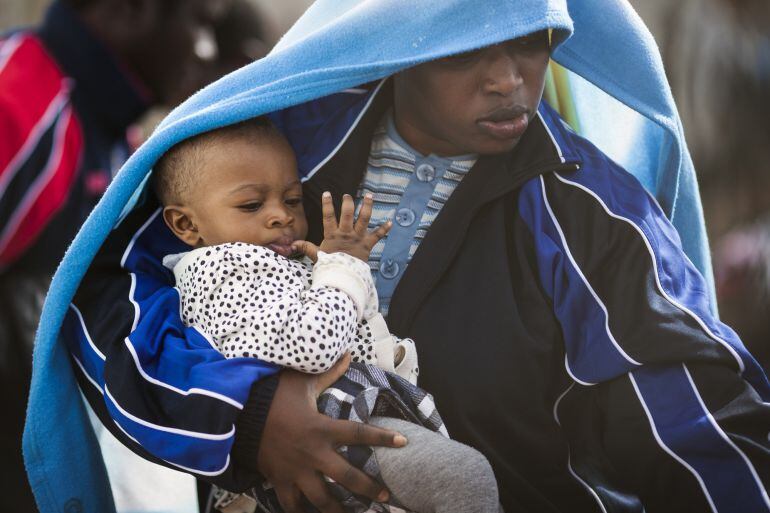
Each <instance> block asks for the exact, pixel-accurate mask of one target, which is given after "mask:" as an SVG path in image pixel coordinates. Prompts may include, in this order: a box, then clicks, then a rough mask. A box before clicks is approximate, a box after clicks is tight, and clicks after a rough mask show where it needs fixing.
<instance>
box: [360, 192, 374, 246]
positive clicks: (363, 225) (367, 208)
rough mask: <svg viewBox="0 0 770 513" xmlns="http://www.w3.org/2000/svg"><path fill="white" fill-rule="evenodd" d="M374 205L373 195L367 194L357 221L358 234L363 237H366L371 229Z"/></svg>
mask: <svg viewBox="0 0 770 513" xmlns="http://www.w3.org/2000/svg"><path fill="white" fill-rule="evenodd" d="M372 203H373V199H372V193H371V192H367V193H366V194H364V200H363V201H362V202H361V210H360V211H359V212H358V219H356V232H358V234H359V235H361V236H364V235H366V230H367V229H368V228H369V219H371V218H372Z"/></svg>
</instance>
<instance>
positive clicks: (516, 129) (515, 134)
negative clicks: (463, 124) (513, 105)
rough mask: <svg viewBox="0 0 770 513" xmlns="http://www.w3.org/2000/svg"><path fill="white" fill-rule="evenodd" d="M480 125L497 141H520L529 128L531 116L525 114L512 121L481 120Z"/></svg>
mask: <svg viewBox="0 0 770 513" xmlns="http://www.w3.org/2000/svg"><path fill="white" fill-rule="evenodd" d="M478 125H479V127H480V128H481V129H482V130H483V131H484V132H486V133H487V134H488V135H491V136H492V137H494V138H495V139H518V138H520V137H521V136H522V135H524V132H525V131H526V130H527V126H529V115H528V114H527V113H526V112H525V113H523V114H519V115H518V116H516V117H514V118H511V119H503V120H499V121H492V120H481V121H479V122H478Z"/></svg>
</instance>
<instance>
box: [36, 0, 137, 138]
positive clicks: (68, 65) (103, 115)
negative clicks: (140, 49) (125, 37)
mask: <svg viewBox="0 0 770 513" xmlns="http://www.w3.org/2000/svg"><path fill="white" fill-rule="evenodd" d="M37 33H38V35H39V37H40V39H41V40H42V42H43V44H44V45H45V47H46V49H47V50H48V51H49V52H50V53H51V55H52V56H53V58H54V59H55V60H56V62H57V63H58V64H59V66H60V67H61V69H62V71H63V72H64V74H66V75H67V76H68V77H69V78H71V79H72V80H73V81H74V84H73V86H74V87H73V95H72V96H73V101H74V102H75V103H76V104H77V109H78V112H79V113H80V114H81V115H82V116H85V117H87V118H90V119H95V120H96V121H97V122H98V123H99V124H101V125H103V126H104V128H105V129H106V130H109V131H111V132H113V133H115V134H117V135H122V134H123V132H125V129H126V128H127V127H128V126H129V125H130V124H131V123H133V122H134V121H136V120H137V119H138V118H139V116H141V115H142V113H144V112H145V111H146V110H147V108H148V107H149V105H150V103H151V101H150V95H149V93H148V92H147V90H146V88H144V86H143V85H142V84H141V83H140V82H139V81H138V79H136V77H134V76H133V75H132V74H131V73H130V72H129V71H128V70H127V69H126V68H125V67H124V66H123V64H122V63H121V62H120V61H119V60H118V59H117V57H116V56H115V55H113V54H112V53H111V52H110V50H109V49H108V48H107V47H106V46H105V44H104V43H103V42H102V41H100V40H99V39H97V38H96V36H95V35H94V34H92V33H91V32H90V31H89V30H88V28H87V27H86V26H85V24H84V23H83V22H82V21H81V20H80V19H79V18H78V16H77V14H76V13H75V11H74V10H73V9H72V8H70V7H69V6H67V5H66V4H64V3H63V2H61V1H57V2H54V3H53V4H52V5H51V7H50V8H49V9H48V12H47V13H46V16H45V19H44V21H43V24H42V25H41V26H40V28H39V29H38V31H37Z"/></svg>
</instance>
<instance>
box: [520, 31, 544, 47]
mask: <svg viewBox="0 0 770 513" xmlns="http://www.w3.org/2000/svg"><path fill="white" fill-rule="evenodd" d="M512 43H513V44H514V45H515V46H516V48H519V49H522V50H540V49H541V48H547V47H548V32H547V31H545V30H541V31H540V32H535V33H534V34H530V35H528V36H524V37H520V38H518V39H514V40H513V41H512Z"/></svg>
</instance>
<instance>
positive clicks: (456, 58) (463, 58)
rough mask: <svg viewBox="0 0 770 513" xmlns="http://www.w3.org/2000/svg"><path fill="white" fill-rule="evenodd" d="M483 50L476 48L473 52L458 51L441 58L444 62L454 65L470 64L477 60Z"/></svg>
mask: <svg viewBox="0 0 770 513" xmlns="http://www.w3.org/2000/svg"><path fill="white" fill-rule="evenodd" d="M480 53H481V51H479V50H474V51H472V52H465V53H458V54H457V55H450V56H449V57H444V58H443V59H441V60H442V61H443V62H444V63H446V64H449V65H454V66H460V65H463V64H470V63H472V62H473V61H475V60H476V58H477V57H478V56H479V54H480Z"/></svg>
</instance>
